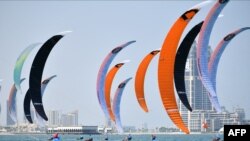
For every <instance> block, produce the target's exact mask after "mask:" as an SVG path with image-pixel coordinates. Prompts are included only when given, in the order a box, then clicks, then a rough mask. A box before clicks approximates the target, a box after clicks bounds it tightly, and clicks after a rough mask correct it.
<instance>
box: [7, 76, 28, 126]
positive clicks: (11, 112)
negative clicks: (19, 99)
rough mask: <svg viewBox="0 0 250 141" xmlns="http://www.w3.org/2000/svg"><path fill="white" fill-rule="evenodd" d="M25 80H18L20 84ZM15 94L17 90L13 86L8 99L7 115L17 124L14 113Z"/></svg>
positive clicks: (15, 113)
mask: <svg viewBox="0 0 250 141" xmlns="http://www.w3.org/2000/svg"><path fill="white" fill-rule="evenodd" d="M24 80H25V78H22V79H21V80H20V84H21V83H22V82H23V81H24ZM16 93H17V89H16V87H15V84H13V85H12V87H11V89H10V94H9V99H8V109H9V113H8V114H9V115H10V118H11V119H12V120H13V121H14V122H15V123H16V122H17V112H16Z"/></svg>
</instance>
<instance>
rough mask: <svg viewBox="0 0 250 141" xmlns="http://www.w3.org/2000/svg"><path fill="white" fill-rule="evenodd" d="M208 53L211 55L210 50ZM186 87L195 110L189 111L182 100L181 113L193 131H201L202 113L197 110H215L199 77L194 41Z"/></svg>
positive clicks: (186, 73) (188, 61)
mask: <svg viewBox="0 0 250 141" xmlns="http://www.w3.org/2000/svg"><path fill="white" fill-rule="evenodd" d="M208 53H209V56H210V52H208ZM185 87H186V93H187V97H188V100H189V103H190V105H191V107H192V109H193V112H190V111H188V110H187V108H186V107H185V106H184V105H183V104H182V103H181V101H180V102H179V107H180V113H181V115H182V118H183V121H184V123H185V124H186V125H187V126H188V127H189V129H190V130H191V131H200V130H201V124H202V121H200V118H201V117H200V116H201V115H200V114H197V113H196V111H203V110H213V108H212V105H211V103H210V101H209V98H208V94H207V91H206V89H205V87H204V86H203V84H202V82H201V79H200V78H199V74H198V68H197V59H196V42H194V43H193V45H192V47H191V50H190V52H189V55H188V59H187V63H186V68H185ZM195 113H196V114H195Z"/></svg>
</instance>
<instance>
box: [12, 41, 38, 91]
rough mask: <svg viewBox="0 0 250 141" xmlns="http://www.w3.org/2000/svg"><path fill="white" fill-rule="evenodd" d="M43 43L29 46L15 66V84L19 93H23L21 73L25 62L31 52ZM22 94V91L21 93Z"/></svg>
mask: <svg viewBox="0 0 250 141" xmlns="http://www.w3.org/2000/svg"><path fill="white" fill-rule="evenodd" d="M40 44H41V43H34V44H31V45H29V46H28V47H27V48H25V49H24V50H23V51H22V53H21V54H20V55H19V57H18V58H17V60H16V64H15V68H14V77H13V78H14V84H15V87H16V89H17V90H18V91H19V90H20V91H21V87H20V84H21V80H20V79H21V72H22V68H23V64H24V62H25V60H26V59H27V57H28V56H29V54H30V52H31V51H32V50H33V49H34V48H35V47H37V46H38V45H40ZM21 92H22V91H21Z"/></svg>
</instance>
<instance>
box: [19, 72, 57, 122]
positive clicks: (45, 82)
mask: <svg viewBox="0 0 250 141" xmlns="http://www.w3.org/2000/svg"><path fill="white" fill-rule="evenodd" d="M55 77H56V75H53V76H51V77H49V78H47V79H45V80H43V81H42V83H41V96H43V94H44V91H45V89H46V87H47V85H48V84H49V82H50V80H52V79H53V78H55ZM28 92H29V90H28V91H27V93H28ZM27 93H26V95H25V97H24V105H25V106H24V114H25V117H26V119H27V120H28V121H29V122H30V123H33V121H32V117H31V112H30V102H31V97H30V96H29V95H27ZM36 117H37V121H38V124H39V125H40V126H43V125H44V119H43V118H42V117H41V116H40V115H39V114H38V112H37V111H36Z"/></svg>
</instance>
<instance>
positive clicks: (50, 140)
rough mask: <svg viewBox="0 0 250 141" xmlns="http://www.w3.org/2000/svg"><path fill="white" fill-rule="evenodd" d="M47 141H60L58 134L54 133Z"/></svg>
mask: <svg viewBox="0 0 250 141" xmlns="http://www.w3.org/2000/svg"><path fill="white" fill-rule="evenodd" d="M48 140H49V141H61V139H60V137H59V136H58V133H55V134H54V135H53V136H52V137H51V138H49V139H48Z"/></svg>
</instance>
